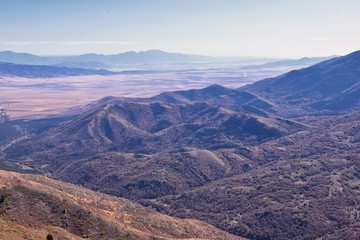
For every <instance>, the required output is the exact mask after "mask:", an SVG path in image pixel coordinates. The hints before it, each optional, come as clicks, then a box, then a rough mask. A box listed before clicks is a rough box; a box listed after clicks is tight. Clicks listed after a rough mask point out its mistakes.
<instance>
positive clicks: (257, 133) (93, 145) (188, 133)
mask: <svg viewBox="0 0 360 240" xmlns="http://www.w3.org/2000/svg"><path fill="white" fill-rule="evenodd" d="M305 128H306V127H305V126H303V125H301V124H299V123H296V122H293V121H289V120H285V119H280V118H278V119H271V118H263V117H256V116H253V115H247V114H243V113H237V112H234V111H231V110H228V109H225V108H222V107H216V106H212V105H209V104H206V103H194V104H187V105H173V104H165V103H131V102H129V103H127V102H124V103H119V104H106V105H104V106H100V107H98V108H96V109H93V110H91V111H89V112H86V113H84V114H82V115H80V116H78V117H77V118H75V119H72V120H70V121H67V122H65V123H63V124H61V125H60V126H57V127H54V128H52V129H50V130H48V131H46V132H42V133H40V134H39V135H38V136H33V137H30V138H28V139H25V140H23V141H20V142H17V143H16V144H13V145H11V146H9V147H8V148H7V149H6V150H5V153H6V157H7V158H8V159H11V161H15V162H23V161H25V162H26V165H29V166H31V167H33V168H35V169H37V170H41V171H44V172H49V173H51V174H52V176H53V177H57V178H60V179H63V180H66V181H71V182H74V183H81V184H83V185H85V186H88V187H90V188H92V189H96V190H98V189H101V191H103V192H106V193H109V194H114V195H118V196H125V197H127V198H131V199H139V198H156V197H159V196H163V195H167V194H175V193H179V192H180V191H183V190H186V189H189V188H193V187H197V186H201V185H203V184H207V183H209V182H211V181H215V180H217V179H219V178H222V177H224V176H226V175H229V174H233V173H234V172H239V171H242V168H243V166H242V165H243V164H244V163H242V162H240V163H239V162H238V161H239V160H238V159H237V158H235V157H234V158H232V157H228V156H227V155H226V154H224V153H222V152H221V151H219V152H217V150H221V149H225V150H226V149H233V148H240V149H241V148H244V147H246V146H253V145H257V144H259V143H261V142H266V141H269V140H272V139H276V138H279V137H281V136H284V135H288V134H291V133H293V132H297V131H300V130H301V129H305ZM105 165H106V166H109V167H108V168H103V167H102V166H105Z"/></svg>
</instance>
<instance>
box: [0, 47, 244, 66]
mask: <svg viewBox="0 0 360 240" xmlns="http://www.w3.org/2000/svg"><path fill="white" fill-rule="evenodd" d="M239 60H244V58H235V57H234V58H220V57H219V58H217V57H208V56H199V55H190V54H182V53H168V52H164V51H161V50H149V51H142V52H125V53H119V54H112V55H103V54H94V53H89V54H83V55H78V56H36V55H32V54H28V53H15V52H11V51H3V52H0V62H10V63H17V64H36V65H57V66H66V67H82V68H112V67H121V66H126V65H147V64H161V63H196V62H204V63H206V62H221V61H239Z"/></svg>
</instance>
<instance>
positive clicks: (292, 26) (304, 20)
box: [0, 0, 360, 57]
mask: <svg viewBox="0 0 360 240" xmlns="http://www.w3.org/2000/svg"><path fill="white" fill-rule="evenodd" d="M359 23H360V0H22V1H20V0H0V50H12V51H18V52H30V53H35V54H41V55H59V54H60V55H69V54H81V53H87V52H95V53H104V54H110V53H119V52H124V51H131V50H135V51H140V50H148V49H161V50H165V51H171V52H184V53H194V54H203V55H214V56H266V57H302V56H325V55H332V54H346V53H349V52H352V51H355V50H358V49H360V27H359Z"/></svg>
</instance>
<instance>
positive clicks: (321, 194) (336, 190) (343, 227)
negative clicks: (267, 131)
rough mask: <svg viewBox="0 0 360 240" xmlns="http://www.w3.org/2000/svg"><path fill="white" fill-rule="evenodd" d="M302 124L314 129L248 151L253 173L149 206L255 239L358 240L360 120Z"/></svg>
mask: <svg viewBox="0 0 360 240" xmlns="http://www.w3.org/2000/svg"><path fill="white" fill-rule="evenodd" d="M299 121H302V122H303V123H304V124H309V125H311V126H312V129H310V130H309V131H300V132H297V133H295V134H292V135H288V136H284V137H281V138H279V139H276V140H273V141H268V142H266V143H263V144H260V145H258V146H256V147H250V148H249V151H250V152H252V153H253V155H252V156H251V161H250V162H249V164H250V165H252V168H251V169H250V170H249V171H247V172H244V173H241V174H237V175H235V176H231V177H228V178H223V179H221V180H218V181H216V182H212V183H209V184H207V185H204V186H201V187H199V188H196V189H192V190H189V191H185V192H183V193H181V194H178V195H168V196H164V197H161V198H158V199H157V200H152V201H143V203H144V204H149V205H151V206H154V207H156V208H157V209H159V210H161V211H164V212H167V213H170V214H172V215H174V216H178V217H195V218H197V219H201V220H204V221H206V222H209V223H212V224H214V225H216V226H218V227H220V228H222V229H225V230H227V231H229V232H231V233H234V234H237V235H240V236H244V237H247V238H250V239H284V240H285V239H358V237H359V236H360V205H359V202H360V168H359V166H360V165H359V163H360V157H359V153H360V144H359V141H358V140H359V139H360V135H359V131H358V129H359V127H360V116H359V114H358V113H355V114H351V115H345V116H339V117H324V118H320V117H313V118H303V119H299ZM256 163H257V165H256Z"/></svg>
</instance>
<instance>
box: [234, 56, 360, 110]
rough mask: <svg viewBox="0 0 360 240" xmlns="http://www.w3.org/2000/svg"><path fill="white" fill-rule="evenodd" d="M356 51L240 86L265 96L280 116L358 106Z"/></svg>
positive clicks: (359, 67) (359, 74)
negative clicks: (275, 107)
mask: <svg viewBox="0 0 360 240" xmlns="http://www.w3.org/2000/svg"><path fill="white" fill-rule="evenodd" d="M359 82H360V51H357V52H353V53H351V54H349V55H346V56H343V57H337V58H334V59H331V60H327V61H325V62H322V63H319V64H316V65H314V66H311V67H308V68H304V69H301V70H295V71H291V72H289V73H287V74H284V75H282V76H279V77H276V78H271V79H265V80H262V81H259V82H256V83H254V84H251V85H247V86H244V87H242V88H240V89H241V90H246V91H249V92H251V93H254V94H255V95H258V96H261V97H263V98H265V99H267V100H268V101H269V102H272V103H274V105H276V106H278V109H282V111H283V113H281V111H278V113H280V114H283V115H304V114H314V113H316V114H320V113H321V114H325V113H326V114H338V113H345V112H349V111H353V110H356V109H358V107H359V102H360V95H359V94H358V91H357V89H358V84H359Z"/></svg>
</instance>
